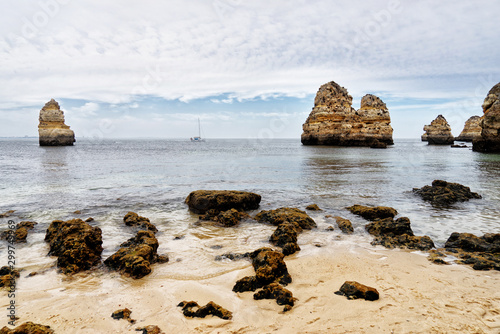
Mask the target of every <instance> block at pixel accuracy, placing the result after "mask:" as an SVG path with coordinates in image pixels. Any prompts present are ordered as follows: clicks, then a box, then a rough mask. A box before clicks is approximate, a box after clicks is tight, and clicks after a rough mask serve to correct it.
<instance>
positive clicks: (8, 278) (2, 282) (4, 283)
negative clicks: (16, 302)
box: [0, 266, 19, 292]
mask: <svg viewBox="0 0 500 334" xmlns="http://www.w3.org/2000/svg"><path fill="white" fill-rule="evenodd" d="M17 278H19V271H18V270H17V269H14V268H11V267H10V266H3V267H2V268H0V288H10V290H12V292H14V291H15V289H16V279H17Z"/></svg>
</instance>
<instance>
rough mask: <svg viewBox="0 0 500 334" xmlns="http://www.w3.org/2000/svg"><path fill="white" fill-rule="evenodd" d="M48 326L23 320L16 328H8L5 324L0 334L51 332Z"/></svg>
mask: <svg viewBox="0 0 500 334" xmlns="http://www.w3.org/2000/svg"><path fill="white" fill-rule="evenodd" d="M53 333H55V332H54V330H53V329H51V328H50V326H44V325H39V324H35V323H33V322H31V321H28V322H25V323H24V324H22V325H19V326H17V327H16V328H13V329H10V328H8V327H7V326H5V327H3V328H2V329H0V334H53Z"/></svg>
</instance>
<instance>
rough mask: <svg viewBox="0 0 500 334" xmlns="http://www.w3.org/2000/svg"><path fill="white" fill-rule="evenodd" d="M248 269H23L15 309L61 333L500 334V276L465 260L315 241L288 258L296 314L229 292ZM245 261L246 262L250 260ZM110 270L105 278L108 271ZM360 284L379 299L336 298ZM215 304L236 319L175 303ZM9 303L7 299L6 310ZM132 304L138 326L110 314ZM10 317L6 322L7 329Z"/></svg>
mask: <svg viewBox="0 0 500 334" xmlns="http://www.w3.org/2000/svg"><path fill="white" fill-rule="evenodd" d="M241 261H242V262H241V264H242V266H244V267H243V268H242V269H238V270H233V271H230V272H227V273H224V274H221V275H217V276H214V277H206V278H201V279H196V278H195V279H193V277H186V278H185V279H182V278H179V277H176V278H174V277H172V276H171V275H169V274H168V265H165V266H163V267H160V266H156V267H155V268H154V272H153V273H152V274H151V275H150V276H148V277H147V278H144V279H141V280H132V279H127V278H122V277H120V276H119V275H117V274H108V273H103V272H100V271H97V272H94V273H91V274H78V275H76V276H75V277H74V278H72V279H68V278H64V277H63V275H61V274H57V273H56V272H55V270H49V271H47V272H46V273H44V274H39V275H36V276H34V277H29V278H26V277H25V276H26V274H24V275H21V276H22V277H24V278H21V280H20V281H19V290H18V300H17V302H18V305H19V309H18V315H19V316H20V321H19V322H18V323H22V322H25V321H33V322H35V323H40V324H44V325H49V326H51V328H53V329H54V330H55V332H56V333H82V334H83V333H128V332H130V333H133V332H135V328H137V327H140V326H146V325H158V326H159V327H160V328H161V329H162V330H163V331H164V332H165V333H499V332H500V293H499V292H498V287H499V286H500V273H499V272H498V271H487V272H484V271H474V270H473V269H471V268H470V267H468V266H463V265H436V264H432V263H431V262H429V261H428V260H427V258H426V256H424V254H421V253H410V252H407V251H401V250H387V249H383V248H380V247H371V246H367V245H354V244H353V245H351V246H349V247H346V246H345V245H341V246H340V245H326V246H324V247H321V248H316V247H314V246H311V247H310V248H307V249H304V250H303V251H302V252H299V253H298V255H292V256H288V257H286V258H285V261H286V263H287V266H288V270H289V272H290V274H291V276H292V278H293V282H292V283H291V284H290V285H288V287H287V288H288V289H289V290H290V291H292V292H293V294H294V297H296V298H297V301H296V304H295V306H294V307H293V309H292V310H291V311H290V312H287V313H282V306H279V305H277V304H276V303H275V301H274V300H258V301H256V300H253V298H252V295H253V293H251V292H245V293H240V294H237V293H234V292H232V291H231V289H232V286H233V285H234V282H236V280H237V279H239V278H241V277H243V276H247V275H253V273H254V272H253V269H252V267H251V265H250V263H249V262H247V261H246V260H241ZM247 264H248V265H247ZM103 276H104V277H103ZM347 280H354V281H358V282H360V283H363V284H366V285H368V286H371V287H374V288H376V289H377V290H378V291H379V293H380V299H379V300H377V301H364V300H348V299H347V298H345V297H342V296H338V295H335V294H334V292H335V291H337V290H338V289H339V288H340V286H341V285H342V283H343V282H344V281H347ZM183 300H195V301H197V302H198V303H199V304H200V305H204V304H205V303H207V302H209V301H214V302H215V303H217V304H219V305H221V306H223V307H225V308H227V309H228V310H230V311H232V312H233V319H232V320H229V321H228V320H222V319H219V318H216V317H212V316H208V317H207V318H205V319H197V318H195V319H191V318H186V317H184V315H183V314H182V313H181V310H180V308H179V307H177V306H176V305H177V304H178V303H179V302H180V301H183ZM7 303H8V300H7V297H6V296H5V295H4V296H2V303H1V304H2V306H3V307H4V308H5V307H6V305H7ZM124 307H127V308H129V309H130V310H131V311H132V316H131V317H132V318H133V319H136V320H137V323H136V324H133V325H132V324H129V323H128V322H127V321H125V320H113V319H112V318H111V316H110V315H111V313H112V312H113V311H115V310H117V309H120V308H124ZM3 325H6V320H3V321H2V326H3Z"/></svg>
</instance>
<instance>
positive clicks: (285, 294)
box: [253, 283, 295, 312]
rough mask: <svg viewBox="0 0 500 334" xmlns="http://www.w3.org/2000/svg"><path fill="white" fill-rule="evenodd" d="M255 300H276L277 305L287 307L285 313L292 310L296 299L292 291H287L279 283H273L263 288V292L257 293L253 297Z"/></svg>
mask: <svg viewBox="0 0 500 334" xmlns="http://www.w3.org/2000/svg"><path fill="white" fill-rule="evenodd" d="M253 299H255V300H259V299H276V304H278V305H286V306H285V308H284V309H283V312H287V311H289V310H291V308H292V306H293V305H294V302H295V298H293V294H292V292H291V291H290V290H288V289H285V288H284V287H282V286H281V285H279V284H278V283H271V284H268V285H266V286H264V287H263V288H262V290H259V291H257V292H256V293H254V295H253Z"/></svg>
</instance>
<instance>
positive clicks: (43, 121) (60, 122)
mask: <svg viewBox="0 0 500 334" xmlns="http://www.w3.org/2000/svg"><path fill="white" fill-rule="evenodd" d="M39 120H40V123H39V124H38V136H39V143H40V146H67V145H73V143H74V142H75V133H74V132H73V130H70V128H69V126H67V125H66V124H64V112H63V111H62V110H61V109H60V107H59V103H57V102H56V101H55V100H54V99H51V100H50V101H49V102H47V103H46V104H45V105H44V106H43V108H42V110H40V117H39Z"/></svg>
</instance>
